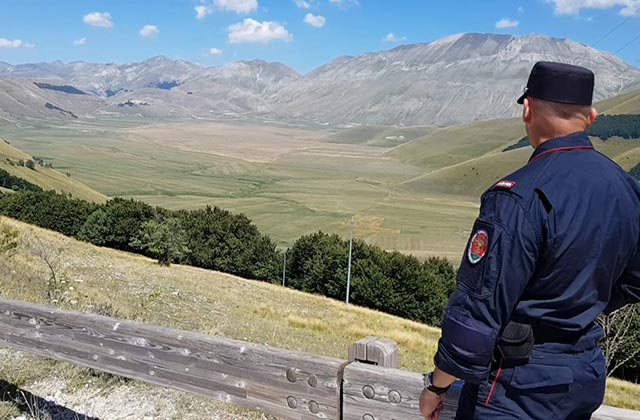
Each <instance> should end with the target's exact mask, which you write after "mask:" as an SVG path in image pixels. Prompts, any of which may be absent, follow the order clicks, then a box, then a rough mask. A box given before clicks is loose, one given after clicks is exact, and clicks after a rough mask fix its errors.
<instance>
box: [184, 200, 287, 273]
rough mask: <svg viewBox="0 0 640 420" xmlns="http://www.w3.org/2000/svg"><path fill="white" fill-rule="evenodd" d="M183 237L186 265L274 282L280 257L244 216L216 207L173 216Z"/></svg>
mask: <svg viewBox="0 0 640 420" xmlns="http://www.w3.org/2000/svg"><path fill="white" fill-rule="evenodd" d="M174 215H175V216H174V217H177V218H178V219H179V220H180V224H181V225H182V227H183V228H184V230H185V233H186V237H187V247H188V248H189V251H190V252H189V255H188V257H187V258H186V263H187V264H191V265H195V266H197V267H202V268H208V269H212V270H219V271H224V272H226V273H230V274H235V275H238V276H242V277H245V278H250V279H260V280H269V281H277V279H279V277H280V272H281V265H280V261H281V256H280V254H279V253H278V252H277V251H276V246H275V244H274V243H273V242H272V241H271V239H270V238H269V237H268V236H267V235H262V234H261V233H260V231H259V230H258V228H257V227H256V226H255V225H254V224H253V223H251V220H249V218H247V216H245V215H244V214H233V213H231V212H229V211H226V210H223V209H220V208H218V207H206V208H204V209H199V210H193V211H189V212H187V211H180V212H176V213H174Z"/></svg>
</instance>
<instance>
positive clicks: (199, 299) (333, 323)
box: [0, 219, 640, 410]
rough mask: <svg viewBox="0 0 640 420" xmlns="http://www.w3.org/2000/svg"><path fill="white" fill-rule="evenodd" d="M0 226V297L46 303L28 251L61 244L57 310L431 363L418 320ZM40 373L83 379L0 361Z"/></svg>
mask: <svg viewBox="0 0 640 420" xmlns="http://www.w3.org/2000/svg"><path fill="white" fill-rule="evenodd" d="M0 223H5V224H8V225H10V226H12V227H13V228H16V229H18V230H19V232H20V236H21V242H22V244H23V245H21V248H20V250H19V252H18V254H17V255H16V256H15V257H13V258H12V259H11V260H10V261H11V263H10V266H8V265H7V264H6V262H5V264H2V263H1V262H0V274H2V276H0V290H1V294H2V296H3V297H4V298H10V299H18V300H23V301H30V302H37V303H44V304H47V303H49V302H47V300H46V298H45V293H44V281H45V280H46V278H47V277H46V266H45V265H44V262H43V261H42V260H41V259H39V258H36V257H34V256H33V255H32V252H30V251H31V250H32V247H33V246H36V247H40V248H41V247H42V244H46V247H49V248H52V249H54V250H57V249H60V250H62V254H61V257H60V260H59V263H58V265H57V267H58V274H59V276H60V277H61V278H62V279H64V281H66V282H67V283H65V286H64V287H65V288H66V289H67V293H68V295H67V296H66V298H65V299H64V303H63V306H64V307H66V308H68V309H72V310H83V311H93V312H101V313H103V314H111V315H112V316H116V317H120V318H125V319H130V320H135V321H141V322H146V323H150V324H156V325H163V326H168V327H172V328H179V329H186V330H191V331H198V332H203V333H206V334H211V335H220V336H225V337H230V338H236V339H240V340H246V341H251V342H254V343H260V344H266V345H271V346H276V347H283V348H289V349H293V350H299V351H305V352H310V353H315V354H323V355H327V356H333V357H339V358H346V354H347V349H348V347H349V345H350V344H351V343H352V342H354V341H356V340H358V339H360V338H363V337H365V336H369V335H374V336H379V337H387V338H390V339H392V340H395V341H396V342H397V343H398V344H399V345H400V348H401V364H402V368H403V369H407V370H412V371H417V372H425V371H428V370H430V369H432V367H433V365H432V360H433V354H434V352H435V349H436V345H437V339H438V337H439V331H438V330H437V329H435V328H432V327H429V326H426V325H422V324H419V323H415V322H410V321H406V320H403V319H400V318H396V317H393V316H390V315H386V314H382V313H379V312H375V311H371V310H367V309H362V308H357V307H354V306H347V305H344V304H343V303H340V302H336V301H332V300H329V299H326V298H322V297H318V296H313V295H308V294H304V293H300V292H296V291H293V290H289V289H285V288H282V287H279V286H276V285H270V284H266V283H261V282H255V281H249V280H244V279H241V278H238V277H234V276H230V275H225V274H221V273H216V272H211V271H206V270H202V269H197V268H192V267H185V266H172V267H169V268H163V267H159V266H158V265H156V264H155V263H154V262H153V261H151V260H149V259H146V258H143V257H139V256H135V255H131V254H126V253H122V252H118V251H114V250H110V249H104V248H97V247H94V246H92V245H89V244H86V243H81V242H77V241H75V240H71V239H69V238H66V237H64V236H61V235H59V234H56V233H52V232H48V231H44V230H42V229H38V228H34V227H31V226H29V225H25V224H22V223H19V222H15V221H12V220H9V219H0ZM238 296H242V299H238ZM283 303H286V304H283ZM42 372H47V373H49V374H52V375H58V376H61V377H62V378H65V379H69V380H71V382H72V383H76V384H78V382H82V381H87V380H89V379H88V378H89V377H88V376H87V374H86V373H83V371H81V370H80V369H77V368H72V367H70V366H69V365H67V364H64V363H54V362H50V361H47V360H46V359H41V358H35V357H27V358H24V359H20V360H19V361H17V362H15V361H14V363H12V364H11V365H10V366H0V379H4V380H9V381H10V382H12V383H17V382H19V383H20V386H26V385H28V384H29V383H30V382H32V381H36V380H38V379H41V376H42ZM78 385H79V386H82V384H81V383H80V384H78ZM204 401H205V400H203V399H199V398H196V397H189V399H188V400H187V402H186V403H185V404H186V405H187V408H185V410H186V409H199V408H198V407H201V406H202V404H203V402H204ZM607 403H609V404H612V405H617V406H624V407H628V408H634V409H640V386H638V385H632V384H628V383H624V382H621V381H617V380H610V381H609V386H608V391H607ZM191 404H192V405H191ZM211 404H213V403H211ZM225 409H230V408H225Z"/></svg>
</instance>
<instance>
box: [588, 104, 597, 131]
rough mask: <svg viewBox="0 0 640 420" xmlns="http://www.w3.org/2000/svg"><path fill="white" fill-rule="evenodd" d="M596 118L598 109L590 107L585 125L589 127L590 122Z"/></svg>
mask: <svg viewBox="0 0 640 420" xmlns="http://www.w3.org/2000/svg"><path fill="white" fill-rule="evenodd" d="M597 119H598V110H597V109H595V108H591V112H589V116H588V117H587V127H591V124H593V123H594V122H596V120H597Z"/></svg>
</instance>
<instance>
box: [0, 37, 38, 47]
mask: <svg viewBox="0 0 640 420" xmlns="http://www.w3.org/2000/svg"><path fill="white" fill-rule="evenodd" d="M34 47H35V45H33V44H32V43H30V42H24V41H22V40H20V39H14V40H11V39H5V38H0V48H34Z"/></svg>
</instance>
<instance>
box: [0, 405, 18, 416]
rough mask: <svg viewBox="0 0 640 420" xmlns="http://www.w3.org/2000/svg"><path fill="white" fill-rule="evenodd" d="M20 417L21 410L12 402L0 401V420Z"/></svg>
mask: <svg viewBox="0 0 640 420" xmlns="http://www.w3.org/2000/svg"><path fill="white" fill-rule="evenodd" d="M19 415H20V409H18V407H17V406H16V405H15V404H14V403H12V402H10V401H0V420H12V419H14V418H16V417H18V416H19Z"/></svg>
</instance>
